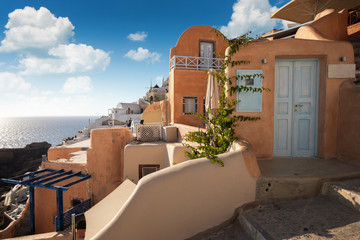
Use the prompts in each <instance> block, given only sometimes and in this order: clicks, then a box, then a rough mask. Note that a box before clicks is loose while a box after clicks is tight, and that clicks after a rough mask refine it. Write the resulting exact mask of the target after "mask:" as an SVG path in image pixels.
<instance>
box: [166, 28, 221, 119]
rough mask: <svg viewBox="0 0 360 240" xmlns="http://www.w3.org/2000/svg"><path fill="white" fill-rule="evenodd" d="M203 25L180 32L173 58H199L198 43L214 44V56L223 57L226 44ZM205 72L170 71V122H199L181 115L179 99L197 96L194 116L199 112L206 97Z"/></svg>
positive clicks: (181, 101) (192, 117) (181, 106)
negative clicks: (176, 56)
mask: <svg viewBox="0 0 360 240" xmlns="http://www.w3.org/2000/svg"><path fill="white" fill-rule="evenodd" d="M212 29H214V28H212V27H210V26H206V25H198V26H193V27H191V28H188V29H187V30H186V31H184V32H183V33H182V34H181V36H180V37H179V40H178V42H177V44H176V47H173V48H172V49H171V50H170V58H171V57H173V56H174V55H178V56H192V57H199V46H200V41H209V42H214V43H215V44H214V45H215V53H216V54H215V57H216V58H223V57H224V56H223V54H224V52H225V49H226V43H225V41H224V40H223V39H222V37H220V36H216V34H215V33H214V32H212V31H211V30H212ZM206 83H207V73H206V71H204V70H190V69H173V70H171V71H170V74H169V103H170V111H171V114H170V122H171V123H182V124H188V125H192V126H198V125H199V124H200V123H201V121H200V120H199V119H197V118H196V117H194V116H191V115H184V114H183V97H197V98H198V100H197V102H198V104H197V106H198V109H197V110H198V113H203V98H204V97H205V94H206Z"/></svg>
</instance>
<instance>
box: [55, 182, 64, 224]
mask: <svg viewBox="0 0 360 240" xmlns="http://www.w3.org/2000/svg"><path fill="white" fill-rule="evenodd" d="M56 204H57V215H58V227H59V229H60V231H63V230H64V212H63V192H62V190H61V189H57V190H56Z"/></svg>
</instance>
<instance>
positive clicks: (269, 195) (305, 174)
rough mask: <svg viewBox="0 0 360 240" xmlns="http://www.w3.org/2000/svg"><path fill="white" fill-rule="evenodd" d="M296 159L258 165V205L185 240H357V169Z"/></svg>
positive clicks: (359, 209) (359, 238)
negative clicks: (259, 172) (260, 174)
mask: <svg viewBox="0 0 360 240" xmlns="http://www.w3.org/2000/svg"><path fill="white" fill-rule="evenodd" d="M295 160H296V161H289V159H282V158H280V159H274V160H271V161H272V162H269V161H268V160H263V161H261V160H260V161H259V166H260V169H261V172H262V177H261V178H260V179H259V180H258V186H257V191H258V192H257V194H258V195H257V201H256V202H253V203H249V204H246V205H245V206H242V207H241V208H239V209H238V210H237V211H236V212H235V217H233V218H232V219H230V220H228V221H227V222H225V223H223V224H222V225H219V226H217V227H215V228H214V229H210V230H207V231H205V232H203V233H201V234H198V235H197V236H196V237H195V236H194V237H192V238H190V239H192V240H195V239H196V240H230V239H231V240H248V239H256V240H259V239H261V240H263V239H267V240H270V239H276V240H277V239H339V240H340V239H341V240H355V239H357V240H360V177H359V173H360V171H359V169H360V166H359V165H353V164H348V163H344V162H340V161H337V160H335V159H333V160H322V159H301V158H298V159H295ZM309 168H310V169H309ZM351 178H352V180H348V179H351ZM334 181H337V182H334ZM260 190H261V191H262V193H260V194H259V191H260ZM319 192H321V194H320V195H318V194H319ZM284 196H285V197H284ZM281 198H283V199H287V198H290V199H289V200H280V199H281ZM291 198H292V199H291Z"/></svg>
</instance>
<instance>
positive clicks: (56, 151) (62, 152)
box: [47, 146, 82, 160]
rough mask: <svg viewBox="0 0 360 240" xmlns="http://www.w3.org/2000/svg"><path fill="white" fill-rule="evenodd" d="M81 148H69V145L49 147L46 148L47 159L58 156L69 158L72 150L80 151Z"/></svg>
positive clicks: (54, 158)
mask: <svg viewBox="0 0 360 240" xmlns="http://www.w3.org/2000/svg"><path fill="white" fill-rule="evenodd" d="M81 150H82V148H69V147H61V146H58V147H51V148H49V150H48V155H47V158H48V160H56V159H58V158H66V159H70V154H71V153H73V152H77V151H81Z"/></svg>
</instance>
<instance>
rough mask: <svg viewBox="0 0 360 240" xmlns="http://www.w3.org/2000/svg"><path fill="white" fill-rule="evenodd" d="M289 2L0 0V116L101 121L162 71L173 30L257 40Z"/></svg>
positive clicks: (164, 73)
mask: <svg viewBox="0 0 360 240" xmlns="http://www.w3.org/2000/svg"><path fill="white" fill-rule="evenodd" d="M287 2H289V0H270V1H269V0H222V1H219V0H217V1H214V0H182V1H173V0H166V1H165V0H152V1H149V0H137V1H121V0H101V1H99V0H75V1H74V0H11V1H10V0H7V1H1V2H0V117H27V116H101V115H107V112H108V109H109V108H112V107H116V105H117V103H119V102H135V101H137V100H138V99H139V98H141V97H143V96H144V95H145V93H146V92H147V91H148V88H149V86H150V82H152V84H153V85H155V84H161V80H162V78H165V79H166V78H167V76H168V74H169V51H170V48H171V47H174V46H176V42H177V40H178V38H179V37H180V35H181V33H182V32H184V31H185V30H186V29H187V28H189V27H191V26H194V25H209V26H212V27H215V28H217V29H219V30H220V31H222V32H223V33H224V34H225V35H226V36H227V37H230V38H233V37H236V36H239V35H241V34H243V33H245V32H247V31H249V30H251V31H252V32H253V34H254V35H255V34H258V35H261V34H263V33H266V32H268V31H270V30H272V29H274V28H276V29H281V28H284V25H286V22H284V21H281V20H275V19H270V15H271V13H272V12H274V11H276V10H277V9H278V8H280V7H282V6H283V5H285V4H286V3H287Z"/></svg>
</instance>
